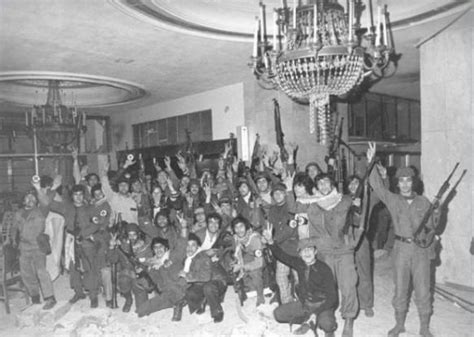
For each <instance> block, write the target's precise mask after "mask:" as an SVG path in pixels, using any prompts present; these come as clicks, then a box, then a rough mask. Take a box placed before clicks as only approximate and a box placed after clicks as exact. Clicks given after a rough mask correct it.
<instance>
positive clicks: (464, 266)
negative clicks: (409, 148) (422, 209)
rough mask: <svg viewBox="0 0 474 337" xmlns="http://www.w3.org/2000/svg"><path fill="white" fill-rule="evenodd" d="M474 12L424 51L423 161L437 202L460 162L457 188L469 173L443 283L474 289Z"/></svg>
mask: <svg viewBox="0 0 474 337" xmlns="http://www.w3.org/2000/svg"><path fill="white" fill-rule="evenodd" d="M472 20H473V15H472V10H471V11H469V12H468V13H466V14H465V15H463V16H462V17H461V18H459V19H458V20H457V21H455V22H454V23H452V24H451V25H450V26H448V27H446V28H445V29H444V30H443V31H441V32H439V33H438V34H437V35H435V36H434V37H433V38H431V39H430V40H428V41H426V42H425V43H424V44H422V45H421V47H420V57H421V60H420V61H421V62H420V63H421V113H422V115H421V118H422V158H421V167H422V172H423V176H424V183H425V194H426V195H427V196H428V197H429V198H432V197H433V196H434V195H435V194H436V193H437V191H438V189H439V188H440V186H441V184H442V183H443V180H444V179H445V178H446V177H447V176H448V174H449V172H450V171H451V170H452V168H453V167H454V165H455V164H456V162H460V169H458V171H457V172H456V174H455V176H454V177H453V179H452V181H453V183H454V182H455V181H456V179H457V178H458V177H459V175H460V174H461V171H462V169H467V170H468V171H467V174H466V176H465V177H464V179H463V181H462V182H461V184H460V185H459V187H458V189H457V195H456V196H455V197H454V199H453V200H452V202H451V203H450V204H449V211H448V213H447V226H446V230H445V232H444V233H443V234H442V236H441V243H442V247H443V248H442V252H441V265H440V266H439V267H438V269H437V281H438V282H451V283H456V284H461V285H465V286H469V287H473V286H474V284H473V280H474V268H473V266H474V258H473V256H472V255H471V254H470V251H469V250H470V245H471V240H472V238H473V232H474V222H473V221H472V219H473V213H472V209H473V193H474V189H473V186H472V177H473V166H472V154H473V147H472V138H473V117H472V106H473V99H472Z"/></svg>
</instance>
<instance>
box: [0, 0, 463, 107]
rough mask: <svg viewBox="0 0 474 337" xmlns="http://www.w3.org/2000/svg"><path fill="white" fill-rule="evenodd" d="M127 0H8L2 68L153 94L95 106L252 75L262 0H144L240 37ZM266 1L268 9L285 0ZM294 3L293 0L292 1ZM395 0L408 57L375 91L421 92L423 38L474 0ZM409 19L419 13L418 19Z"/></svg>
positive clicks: (1, 25)
mask: <svg viewBox="0 0 474 337" xmlns="http://www.w3.org/2000/svg"><path fill="white" fill-rule="evenodd" d="M124 1H125V0H108V1H105V0H1V1H0V72H11V71H48V72H68V73H79V74H87V75H91V76H99V77H101V76H103V77H108V78H116V79H118V80H122V81H127V82H131V83H135V84H137V85H138V86H140V87H143V88H144V89H145V90H146V91H147V93H148V95H147V96H146V97H145V98H143V99H141V100H140V101H138V102H137V103H131V104H128V105H122V106H115V107H111V108H95V109H92V110H91V112H94V113H111V112H116V111H124V110H129V109H133V108H135V107H139V106H146V105H151V104H155V103H157V102H162V101H167V100H171V99H176V98H179V97H183V96H187V95H190V94H193V93H198V92H202V91H206V90H210V89H214V88H218V87H221V86H224V85H229V84H233V83H237V82H242V81H249V80H252V75H251V72H250V69H249V68H248V66H247V63H248V62H249V57H250V53H251V48H252V44H251V38H250V35H248V34H249V33H250V32H251V30H252V27H253V23H252V22H253V20H254V18H255V15H258V1H257V0H225V1H224V0H188V1H184V0H173V1H170V0H141V1H140V0H136V1H135V2H136V3H147V4H148V5H150V6H154V7H155V8H157V9H159V10H161V11H163V13H167V14H169V15H172V16H174V17H177V18H179V19H180V20H185V21H187V22H191V23H193V24H200V25H205V24H207V25H208V26H211V27H212V28H214V29H218V30H219V29H220V30H225V31H230V32H237V33H238V34H240V35H239V36H240V37H239V38H238V39H236V38H226V37H225V36H221V37H218V38H216V37H215V36H214V37H205V36H206V35H205V34H203V33H202V32H201V33H199V31H195V30H192V29H191V30H186V29H183V27H182V26H181V27H180V26H176V25H173V24H169V23H163V22H159V23H157V22H156V21H151V20H150V19H149V18H146V17H140V15H133V14H130V12H127V11H124V10H121V9H120V8H119V7H120V6H119V5H121V4H123V3H124ZM265 2H266V3H267V8H269V9H270V8H272V7H277V6H279V4H280V3H281V2H280V1H276V0H268V1H265ZM288 2H289V3H290V4H291V3H292V0H289V1H288ZM342 2H344V1H342ZM374 2H376V1H375V0H374ZM387 2H388V5H389V10H390V11H391V13H392V14H391V20H392V22H395V23H397V22H400V24H399V25H398V26H397V25H395V29H394V38H395V44H396V48H397V52H399V53H401V54H402V58H401V60H400V65H399V69H398V72H397V74H396V76H394V77H393V78H391V79H389V80H385V81H383V82H381V83H380V84H378V85H377V86H376V87H374V88H373V90H374V91H377V92H385V93H389V94H392V95H397V96H402V97H409V98H419V89H418V78H419V64H418V50H417V49H416V47H415V45H416V44H417V43H418V42H419V41H420V40H422V39H424V38H427V37H429V36H430V35H432V34H433V33H436V32H437V31H438V30H439V29H441V28H443V27H444V26H446V25H447V24H448V23H449V22H451V21H452V20H453V19H454V18H455V17H456V16H458V15H459V14H460V12H461V11H463V10H465V9H466V7H467V6H469V5H470V3H469V1H448V0H435V1H433V0H431V1H430V0H418V1H413V0H398V1H387ZM344 3H345V2H344ZM269 9H267V13H270V10H269ZM267 16H268V17H269V16H270V14H267ZM407 18H413V22H411V23H410V22H409V20H406V19H407ZM415 18H416V20H415ZM403 20H406V21H403ZM415 21H416V22H415ZM247 22H250V24H247ZM15 109H17V110H19V109H18V108H17V107H15V106H12V105H9V104H6V103H0V112H1V111H13V110H15Z"/></svg>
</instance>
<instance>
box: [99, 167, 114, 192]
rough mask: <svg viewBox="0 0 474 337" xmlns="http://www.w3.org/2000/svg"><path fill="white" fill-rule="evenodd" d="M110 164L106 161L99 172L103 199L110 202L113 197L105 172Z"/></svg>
mask: <svg viewBox="0 0 474 337" xmlns="http://www.w3.org/2000/svg"><path fill="white" fill-rule="evenodd" d="M109 168H110V164H109V162H108V161H106V162H104V166H103V167H102V168H101V169H100V170H99V174H100V183H101V184H102V191H103V192H104V195H105V197H106V198H107V200H109V201H110V200H111V199H112V197H113V196H114V193H115V192H114V191H113V190H112V187H110V182H109V177H108V176H107V172H108V171H109Z"/></svg>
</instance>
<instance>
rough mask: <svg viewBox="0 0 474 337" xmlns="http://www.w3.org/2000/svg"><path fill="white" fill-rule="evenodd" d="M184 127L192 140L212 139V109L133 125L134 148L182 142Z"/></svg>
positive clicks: (183, 141) (184, 138)
mask: <svg viewBox="0 0 474 337" xmlns="http://www.w3.org/2000/svg"><path fill="white" fill-rule="evenodd" d="M186 129H188V130H189V131H190V132H191V139H192V141H193V142H198V141H211V140H212V111H211V110H204V111H198V112H194V113H190V114H186V115H180V116H176V117H169V118H163V119H159V120H155V121H151V122H146V123H140V124H135V125H133V143H134V148H136V149H139V148H144V147H151V146H161V145H173V144H182V143H185V142H186Z"/></svg>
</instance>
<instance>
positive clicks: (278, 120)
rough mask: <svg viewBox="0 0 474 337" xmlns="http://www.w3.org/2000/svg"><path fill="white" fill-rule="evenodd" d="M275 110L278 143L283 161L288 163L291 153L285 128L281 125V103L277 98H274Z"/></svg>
mask: <svg viewBox="0 0 474 337" xmlns="http://www.w3.org/2000/svg"><path fill="white" fill-rule="evenodd" d="M273 106H274V109H273V112H274V119H275V133H276V143H277V145H278V147H279V148H280V158H281V162H282V163H286V162H287V161H288V158H289V155H288V151H286V149H285V134H284V133H283V129H282V127H281V115H280V105H279V104H278V101H277V100H276V98H274V99H273Z"/></svg>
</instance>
